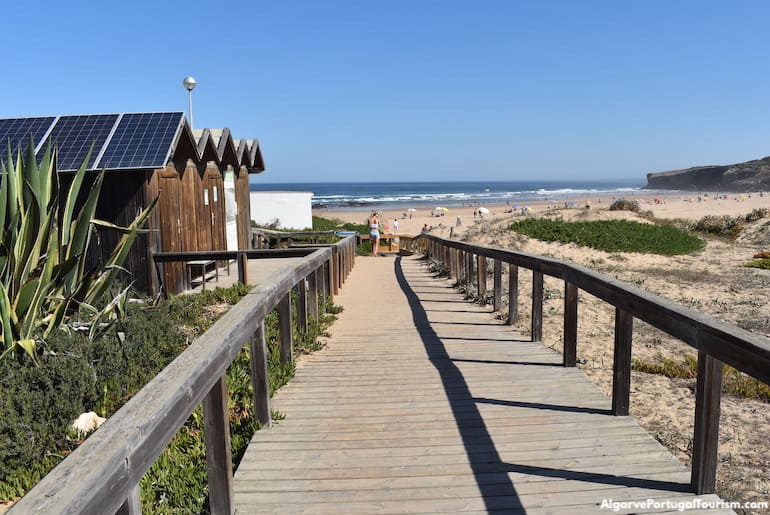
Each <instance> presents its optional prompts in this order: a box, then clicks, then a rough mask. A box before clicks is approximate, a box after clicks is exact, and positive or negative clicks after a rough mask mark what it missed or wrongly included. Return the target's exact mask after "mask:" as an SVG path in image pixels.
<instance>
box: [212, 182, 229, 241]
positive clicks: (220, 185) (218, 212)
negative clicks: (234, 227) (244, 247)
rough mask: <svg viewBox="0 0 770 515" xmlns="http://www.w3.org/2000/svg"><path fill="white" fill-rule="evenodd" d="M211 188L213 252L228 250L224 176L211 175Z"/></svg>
mask: <svg viewBox="0 0 770 515" xmlns="http://www.w3.org/2000/svg"><path fill="white" fill-rule="evenodd" d="M209 186H210V188H211V190H210V194H209V198H210V202H209V207H210V211H211V242H212V245H213V247H214V249H213V250H227V235H226V232H225V224H226V222H227V217H226V215H225V199H224V193H225V191H224V181H223V180H222V176H221V175H219V174H215V173H209Z"/></svg>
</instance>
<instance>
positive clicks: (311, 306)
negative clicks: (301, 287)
mask: <svg viewBox="0 0 770 515" xmlns="http://www.w3.org/2000/svg"><path fill="white" fill-rule="evenodd" d="M318 273H319V271H318V270H315V271H313V272H311V273H310V275H308V276H307V281H308V282H307V284H308V289H307V294H308V298H307V309H308V314H309V315H310V317H311V318H312V319H313V320H314V321H316V322H318Z"/></svg>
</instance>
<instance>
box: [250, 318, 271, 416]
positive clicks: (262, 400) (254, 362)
mask: <svg viewBox="0 0 770 515" xmlns="http://www.w3.org/2000/svg"><path fill="white" fill-rule="evenodd" d="M250 346H251V348H250V351H251V363H250V365H251V384H252V389H253V391H254V413H255V414H256V418H257V422H259V425H260V426H261V427H270V425H271V424H272V420H271V418H270V379H269V377H270V373H269V372H268V365H267V357H268V356H267V354H268V351H267V340H266V339H265V321H264V320H262V321H261V322H260V323H259V325H258V326H257V330H256V331H254V336H253V337H252V338H251V342H250Z"/></svg>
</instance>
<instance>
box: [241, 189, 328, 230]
mask: <svg viewBox="0 0 770 515" xmlns="http://www.w3.org/2000/svg"><path fill="white" fill-rule="evenodd" d="M250 198H251V206H250V207H251V219H252V220H254V221H255V222H256V223H257V225H271V224H275V225H276V228H278V229H297V230H303V229H311V228H312V227H313V210H312V205H313V204H312V200H313V193H312V192H309V191H252V192H250Z"/></svg>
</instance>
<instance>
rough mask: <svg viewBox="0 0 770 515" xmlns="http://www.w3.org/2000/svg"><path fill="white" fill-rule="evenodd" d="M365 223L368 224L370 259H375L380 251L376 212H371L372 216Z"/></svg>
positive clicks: (378, 224) (378, 225)
mask: <svg viewBox="0 0 770 515" xmlns="http://www.w3.org/2000/svg"><path fill="white" fill-rule="evenodd" d="M359 220H360V218H359ZM367 222H368V223H369V241H371V242H372V257H375V256H376V255H377V253H378V252H379V251H380V220H379V218H377V212H376V211H372V216H370V217H369V220H367Z"/></svg>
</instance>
